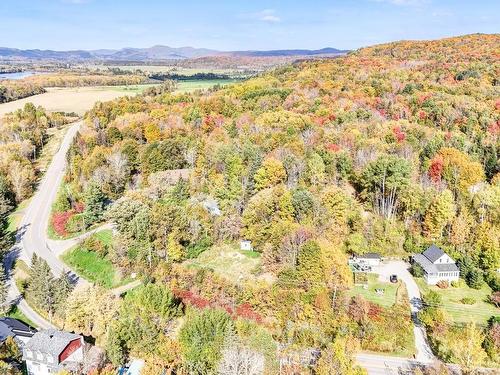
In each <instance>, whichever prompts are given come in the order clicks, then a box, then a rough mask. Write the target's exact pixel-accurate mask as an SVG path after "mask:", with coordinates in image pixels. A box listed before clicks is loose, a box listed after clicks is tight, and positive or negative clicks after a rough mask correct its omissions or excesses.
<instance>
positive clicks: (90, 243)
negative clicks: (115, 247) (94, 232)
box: [83, 236, 108, 256]
mask: <svg viewBox="0 0 500 375" xmlns="http://www.w3.org/2000/svg"><path fill="white" fill-rule="evenodd" d="M83 247H84V248H85V249H87V250H90V251H94V252H96V253H98V254H99V255H102V256H106V254H107V253H108V248H107V246H106V245H105V244H103V243H102V242H101V241H100V240H99V239H98V238H96V237H95V236H90V237H87V238H86V239H85V240H84V241H83Z"/></svg>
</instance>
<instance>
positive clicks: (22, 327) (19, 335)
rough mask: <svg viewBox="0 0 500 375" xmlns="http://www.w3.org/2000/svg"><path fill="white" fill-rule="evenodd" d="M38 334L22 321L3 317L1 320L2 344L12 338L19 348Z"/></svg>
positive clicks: (0, 336)
mask: <svg viewBox="0 0 500 375" xmlns="http://www.w3.org/2000/svg"><path fill="white" fill-rule="evenodd" d="M35 333H36V330H35V329H34V328H32V327H30V326H29V325H27V324H25V323H23V322H21V321H20V320H17V319H14V318H9V317H2V318H0V343H3V342H4V341H5V340H6V339H7V337H9V336H11V337H12V338H13V339H14V340H15V341H16V343H17V344H18V345H19V346H21V347H22V346H23V345H24V344H25V343H26V342H28V341H29V340H30V339H31V337H32V336H33V335H34V334H35Z"/></svg>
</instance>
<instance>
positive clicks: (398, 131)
mask: <svg viewBox="0 0 500 375" xmlns="http://www.w3.org/2000/svg"><path fill="white" fill-rule="evenodd" d="M392 133H393V134H394V137H396V140H397V141H398V143H401V142H403V141H404V140H405V139H406V134H405V133H403V131H402V130H401V127H400V126H395V127H394V128H392Z"/></svg>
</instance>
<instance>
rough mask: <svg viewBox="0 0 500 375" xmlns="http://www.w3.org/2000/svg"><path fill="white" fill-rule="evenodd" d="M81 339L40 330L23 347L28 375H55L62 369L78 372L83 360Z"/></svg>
mask: <svg viewBox="0 0 500 375" xmlns="http://www.w3.org/2000/svg"><path fill="white" fill-rule="evenodd" d="M84 345H85V343H84V341H83V337H82V336H80V335H76V334H74V333H69V332H64V331H58V330H56V329H47V330H42V331H39V332H37V333H35V334H34V335H33V337H32V338H31V339H30V340H29V341H28V342H27V343H26V344H25V345H24V347H23V360H24V361H25V362H26V370H27V373H28V375H49V374H57V373H58V372H59V371H61V370H62V369H66V370H68V371H70V372H75V371H76V372H78V371H79V369H80V367H81V365H82V363H83V359H84Z"/></svg>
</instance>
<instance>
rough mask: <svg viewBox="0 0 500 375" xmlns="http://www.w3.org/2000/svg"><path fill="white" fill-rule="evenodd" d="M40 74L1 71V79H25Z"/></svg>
mask: <svg viewBox="0 0 500 375" xmlns="http://www.w3.org/2000/svg"><path fill="white" fill-rule="evenodd" d="M36 74H39V73H38V72H30V71H26V72H16V73H0V79H23V78H26V77H30V76H34V75H36Z"/></svg>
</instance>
